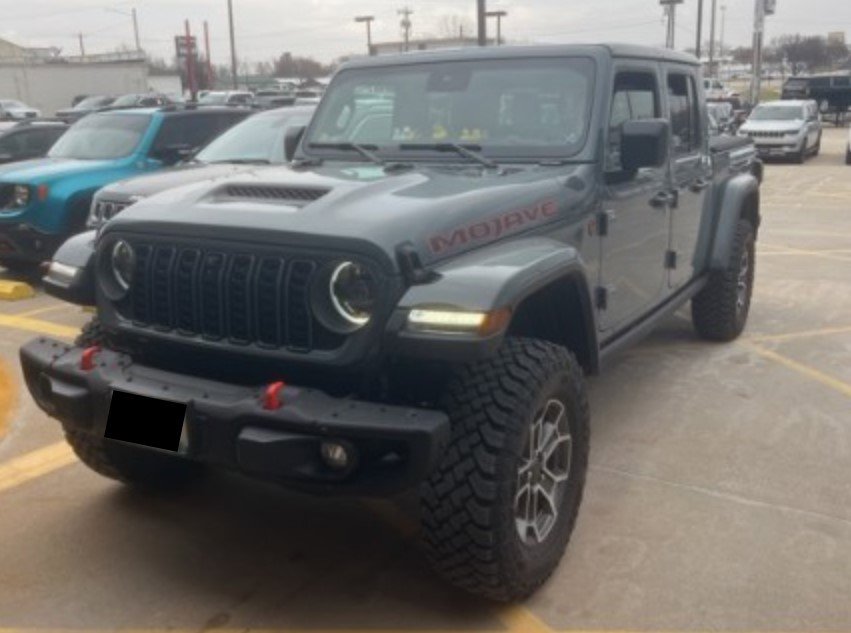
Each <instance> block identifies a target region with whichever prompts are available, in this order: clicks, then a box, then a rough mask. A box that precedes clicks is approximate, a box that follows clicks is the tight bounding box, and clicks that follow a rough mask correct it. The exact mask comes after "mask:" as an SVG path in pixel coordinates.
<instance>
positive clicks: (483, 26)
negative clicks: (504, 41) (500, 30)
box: [476, 0, 488, 46]
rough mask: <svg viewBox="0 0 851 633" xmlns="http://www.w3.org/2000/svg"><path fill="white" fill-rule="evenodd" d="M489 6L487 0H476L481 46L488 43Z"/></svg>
mask: <svg viewBox="0 0 851 633" xmlns="http://www.w3.org/2000/svg"><path fill="white" fill-rule="evenodd" d="M487 13H488V8H487V2H486V1H485V0H476V18H477V20H476V21H477V22H478V26H479V46H487V45H488V16H487Z"/></svg>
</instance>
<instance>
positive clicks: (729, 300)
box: [691, 219, 756, 342]
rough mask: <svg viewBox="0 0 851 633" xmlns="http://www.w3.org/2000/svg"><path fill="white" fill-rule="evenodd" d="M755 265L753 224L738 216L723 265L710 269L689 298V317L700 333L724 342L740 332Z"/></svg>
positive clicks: (748, 299) (743, 322)
mask: <svg viewBox="0 0 851 633" xmlns="http://www.w3.org/2000/svg"><path fill="white" fill-rule="evenodd" d="M755 269H756V235H755V232H754V228H753V225H751V223H750V222H748V221H747V220H745V219H740V220H739V223H738V225H737V226H736V234H735V236H734V238H733V244H732V246H731V248H730V257H729V260H728V263H727V266H726V268H724V269H723V270H716V271H712V272H711V273H710V275H709V281H708V282H707V283H706V286H704V288H703V289H702V290H701V291H700V292H699V293H698V294H697V295H696V296H695V298H694V299H692V302H691V317H692V321H693V322H694V327H695V329H696V330H697V333H698V334H699V335H700V336H701V337H703V338H705V339H707V340H710V341H722V342H726V341H732V340H733V339H736V338H738V336H739V335H740V334H741V333H742V330H744V329H745V324H746V323H747V320H748V314H749V313H750V307H751V296H752V295H753V282H754V271H755Z"/></svg>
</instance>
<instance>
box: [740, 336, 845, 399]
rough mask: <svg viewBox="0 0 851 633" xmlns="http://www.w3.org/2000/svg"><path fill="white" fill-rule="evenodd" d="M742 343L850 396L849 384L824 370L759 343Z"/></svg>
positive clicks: (764, 356) (778, 362)
mask: <svg viewBox="0 0 851 633" xmlns="http://www.w3.org/2000/svg"><path fill="white" fill-rule="evenodd" d="M741 344H742V345H744V346H746V347H747V348H749V349H750V350H752V351H753V352H754V353H756V354H757V355H759V356H762V357H763V358H765V359H766V360H770V361H773V362H775V363H777V364H778V365H783V366H784V367H786V368H788V369H791V370H792V371H796V372H798V373H799V374H802V375H804V376H806V377H808V378H811V379H812V380H815V381H816V382H819V383H821V384H823V385H824V386H826V387H830V388H831V389H834V390H836V391H838V392H839V393H841V394H843V395H845V396H847V397H849V398H851V384H848V383H847V382H844V381H842V380H839V379H838V378H834V377H833V376H829V375H828V374H825V373H824V372H821V371H819V370H818V369H815V368H813V367H810V366H809V365H804V364H803V363H799V362H798V361H796V360H792V359H791V358H787V357H786V356H783V354H778V353H777V352H774V351H772V350H770V349H766V348H764V347H762V346H760V345H756V344H755V343H750V342H747V341H743V342H742V343H741Z"/></svg>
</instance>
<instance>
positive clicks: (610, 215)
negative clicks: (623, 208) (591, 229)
mask: <svg viewBox="0 0 851 633" xmlns="http://www.w3.org/2000/svg"><path fill="white" fill-rule="evenodd" d="M615 217H617V216H616V215H615V212H614V211H601V212H600V213H598V214H597V235H599V236H600V237H605V236H607V235H608V234H609V231H610V230H611V226H612V222H614V221H615Z"/></svg>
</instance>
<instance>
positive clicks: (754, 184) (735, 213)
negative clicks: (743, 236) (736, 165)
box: [709, 174, 761, 270]
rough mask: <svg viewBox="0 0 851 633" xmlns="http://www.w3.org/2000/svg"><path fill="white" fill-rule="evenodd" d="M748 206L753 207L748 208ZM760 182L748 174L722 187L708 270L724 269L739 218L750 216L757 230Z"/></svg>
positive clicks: (759, 219) (717, 205) (735, 178)
mask: <svg viewBox="0 0 851 633" xmlns="http://www.w3.org/2000/svg"><path fill="white" fill-rule="evenodd" d="M748 205H753V207H752V208H750V209H749V208H748ZM759 205H760V193H759V182H758V181H757V179H756V178H755V177H754V176H753V175H751V174H739V175H737V176H734V177H733V178H731V179H730V180H728V181H727V183H726V184H725V185H724V187H723V189H722V191H721V192H720V193H719V196H718V202H717V204H716V209H717V211H716V213H717V218H718V219H717V222H716V224H715V232H714V239H713V242H712V248H711V250H710V252H709V269H710V270H723V269H725V268H726V267H727V264H728V262H729V259H730V249H731V248H732V245H733V240H734V238H735V235H736V225H737V224H738V222H739V219H740V218H741V217H742V216H746V217H748V216H749V219H750V220H751V221H752V222H753V223H754V230H759V224H760V221H761V218H760V211H759Z"/></svg>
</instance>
